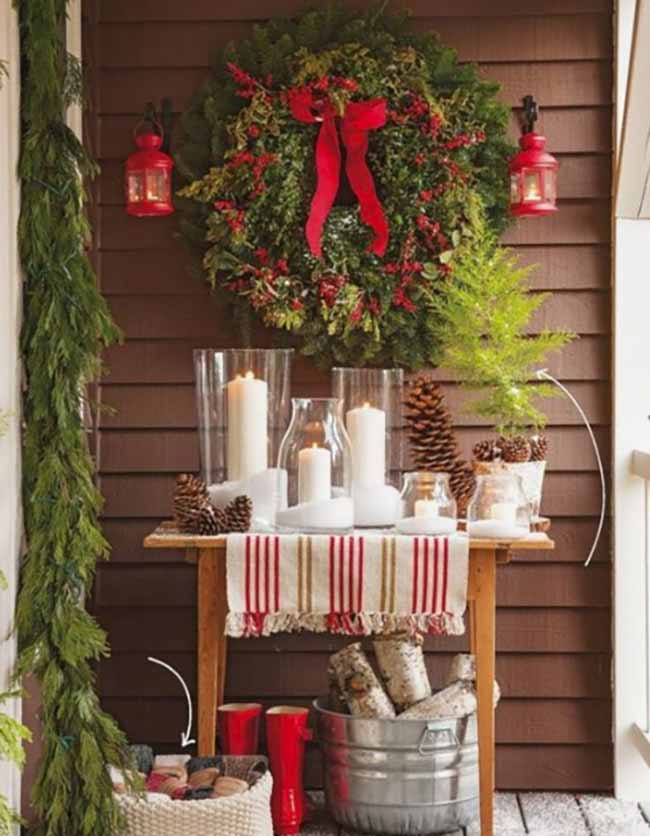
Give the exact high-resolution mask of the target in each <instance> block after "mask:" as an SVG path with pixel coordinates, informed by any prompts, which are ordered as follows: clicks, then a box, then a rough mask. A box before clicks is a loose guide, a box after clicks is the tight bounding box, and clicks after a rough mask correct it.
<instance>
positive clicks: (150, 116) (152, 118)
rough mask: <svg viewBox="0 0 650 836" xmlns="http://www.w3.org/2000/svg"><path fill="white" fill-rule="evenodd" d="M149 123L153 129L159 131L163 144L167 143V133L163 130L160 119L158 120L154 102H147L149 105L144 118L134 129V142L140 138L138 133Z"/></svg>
mask: <svg viewBox="0 0 650 836" xmlns="http://www.w3.org/2000/svg"><path fill="white" fill-rule="evenodd" d="M147 122H148V123H149V124H150V125H151V126H152V127H153V128H155V129H156V130H157V132H158V133H159V134H160V140H161V142H164V141H165V131H164V129H163V126H162V123H161V121H160V119H159V118H158V114H157V113H156V108H155V106H154V104H153V102H147V104H146V105H145V108H144V113H143V114H142V118H141V119H140V121H139V122H138V123H137V124H136V126H135V128H134V129H133V139H134V140H135V139H136V137H137V136H138V131H139V130H140V128H141V127H142V126H143V125H144V124H146V123H147Z"/></svg>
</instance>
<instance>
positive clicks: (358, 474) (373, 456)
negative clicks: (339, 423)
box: [345, 403, 386, 487]
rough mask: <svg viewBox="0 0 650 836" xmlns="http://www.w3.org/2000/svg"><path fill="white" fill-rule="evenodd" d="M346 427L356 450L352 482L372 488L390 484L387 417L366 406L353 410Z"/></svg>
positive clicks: (347, 418) (348, 414) (353, 455)
mask: <svg viewBox="0 0 650 836" xmlns="http://www.w3.org/2000/svg"><path fill="white" fill-rule="evenodd" d="M345 423H346V426H347V430H348V435H349V436H350V443H351V446H352V481H353V482H354V483H355V484H357V485H364V486H368V487H372V486H373V485H383V484H384V483H385V481H386V413H385V412H384V410H383V409H376V408H375V407H373V406H370V404H369V403H365V404H364V405H363V406H359V407H356V408H355V409H350V410H349V411H348V413H347V414H346V416H345Z"/></svg>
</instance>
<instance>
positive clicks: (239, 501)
mask: <svg viewBox="0 0 650 836" xmlns="http://www.w3.org/2000/svg"><path fill="white" fill-rule="evenodd" d="M225 518H226V519H225V522H226V529H225V530H226V531H233V532H235V531H248V530H249V529H250V527H251V520H252V518H253V501H252V499H251V498H250V497H249V496H236V497H235V498H234V499H233V500H232V502H229V503H228V505H226V509H225Z"/></svg>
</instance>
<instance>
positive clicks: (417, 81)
mask: <svg viewBox="0 0 650 836" xmlns="http://www.w3.org/2000/svg"><path fill="white" fill-rule="evenodd" d="M406 22H407V21H406V18H405V16H395V15H389V14H386V13H385V12H384V11H383V9H374V10H371V11H370V12H368V13H367V14H366V15H364V16H362V17H359V16H358V15H357V14H355V13H351V12H348V11H345V10H344V9H342V8H339V7H327V8H323V9H320V10H318V11H311V12H308V13H306V14H304V15H303V16H302V17H300V18H299V19H298V20H295V21H277V20H276V21H272V22H271V23H270V24H268V25H266V26H260V27H256V28H255V29H254V34H253V37H252V39H251V40H248V41H242V42H241V43H239V44H238V45H237V46H233V45H230V46H229V47H228V48H227V49H226V50H225V53H224V55H223V56H220V58H219V60H218V62H217V63H216V65H215V66H214V68H213V70H212V74H211V77H210V78H209V80H208V82H207V83H206V85H205V86H204V88H203V90H202V91H201V92H200V93H199V94H198V95H197V96H196V98H195V101H194V102H193V103H192V105H191V107H190V109H189V110H188V112H187V113H186V114H185V115H184V117H183V131H184V137H183V140H182V143H181V147H180V150H179V153H178V155H177V164H178V168H179V171H180V174H181V177H182V178H183V179H184V180H185V181H186V183H187V185H186V187H185V188H184V189H183V190H182V191H181V192H180V195H181V198H183V199H182V200H181V201H180V202H179V208H180V209H181V211H182V212H183V218H182V230H183V232H184V234H185V235H186V236H187V237H188V238H189V240H190V241H192V242H193V243H198V244H199V246H202V247H203V249H204V258H203V266H204V270H205V273H206V274H207V277H208V279H209V280H210V282H211V283H212V285H213V286H214V287H216V288H218V289H219V290H221V291H226V293H227V294H230V296H231V298H232V299H233V300H234V302H235V304H236V306H237V307H238V309H239V310H240V311H241V310H244V311H247V312H249V313H250V312H251V311H253V312H254V313H255V314H256V315H257V317H258V319H259V320H261V321H262V322H263V323H264V324H265V325H267V326H270V327H273V328H279V329H283V330H285V331H287V332H289V333H291V334H294V335H297V337H298V338H299V340H300V342H301V343H302V348H303V351H304V352H305V353H306V354H310V355H314V356H315V357H317V359H318V360H319V361H320V362H321V363H323V364H331V363H332V362H339V363H349V364H353V365H363V364H372V365H378V364H396V365H399V366H405V367H409V368H418V367H421V366H423V365H425V364H432V363H434V364H436V363H438V361H439V360H440V341H439V334H438V332H439V326H440V320H439V318H438V317H437V315H436V313H435V306H434V304H433V302H434V299H435V297H436V296H437V295H438V294H440V293H444V292H445V288H446V287H447V286H448V284H449V282H450V281H453V268H454V257H455V251H456V249H457V248H458V247H459V246H460V245H461V244H462V243H463V242H465V241H466V240H467V239H470V238H471V237H472V236H473V235H474V230H475V228H476V226H477V224H479V223H480V222H481V221H482V219H483V218H485V219H487V222H488V224H489V225H490V227H491V229H492V230H493V231H494V232H496V233H498V232H500V231H501V230H502V229H503V228H504V226H505V224H506V217H507V202H508V194H507V164H506V163H507V159H508V157H509V155H510V151H511V148H510V145H509V144H508V142H507V141H506V138H505V135H506V126H507V119H508V111H507V108H506V107H505V106H504V105H502V104H500V103H498V102H497V100H496V99H495V93H496V91H497V85H495V84H492V83H490V82H486V81H482V80H481V79H480V78H479V76H478V74H477V71H476V69H475V67H473V66H471V65H464V66H461V65H459V64H458V63H457V60H456V54H455V52H454V51H453V50H451V49H448V48H446V47H444V46H442V45H441V44H440V42H439V40H438V38H437V36H435V35H433V34H426V35H415V34H412V33H409V32H408V30H407V28H406ZM305 91H307V93H308V95H309V96H312V97H314V98H315V99H316V101H317V102H320V103H324V105H325V106H328V105H329V106H332V107H334V109H335V110H336V112H337V113H338V114H339V115H343V114H344V113H345V110H346V107H347V105H348V103H349V102H357V101H359V102H367V101H370V100H372V99H375V98H381V99H384V100H385V101H386V103H387V111H388V118H387V121H386V124H385V125H384V126H383V127H382V128H380V129H378V130H373V131H370V133H369V149H368V154H367V160H368V165H369V168H370V171H371V173H372V175H373V178H374V181H375V184H376V186H377V191H378V195H379V198H380V201H381V203H382V206H383V210H384V213H385V215H386V218H387V220H388V224H389V230H390V238H389V243H388V249H387V251H386V252H385V254H384V255H383V256H380V255H376V254H374V253H373V252H368V246H369V243H370V242H371V241H372V234H371V231H370V230H369V228H368V227H367V226H366V225H365V224H364V223H363V222H362V220H361V218H360V213H359V205H358V202H357V200H356V199H353V200H350V199H349V198H350V195H348V198H347V199H346V198H345V195H344V193H343V192H340V193H339V195H340V198H339V202H338V204H336V205H335V206H334V207H333V209H332V211H331V213H330V215H329V218H328V220H327V222H326V224H325V228H324V233H323V257H322V258H318V257H315V256H314V255H313V254H312V253H311V252H310V250H309V248H308V246H307V242H306V238H305V233H304V228H305V222H306V220H307V217H308V213H309V207H310V203H311V199H312V196H313V194H314V189H315V154H314V146H315V143H316V137H317V135H318V131H319V126H318V124H316V125H314V124H305V123H303V122H301V121H298V120H297V119H296V118H295V117H294V115H293V113H292V110H291V107H290V103H291V100H292V97H295V96H296V95H301V94H302V93H304V92H305ZM197 204H198V205H197Z"/></svg>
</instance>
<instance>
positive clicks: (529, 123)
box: [522, 95, 539, 134]
mask: <svg viewBox="0 0 650 836" xmlns="http://www.w3.org/2000/svg"><path fill="white" fill-rule="evenodd" d="M522 101H523V104H524V124H523V131H524V133H525V134H529V133H532V132H533V130H534V129H535V122H537V120H538V119H539V107H538V106H537V102H536V101H535V98H534V97H533V96H530V95H528V96H524V98H523V99H522Z"/></svg>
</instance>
